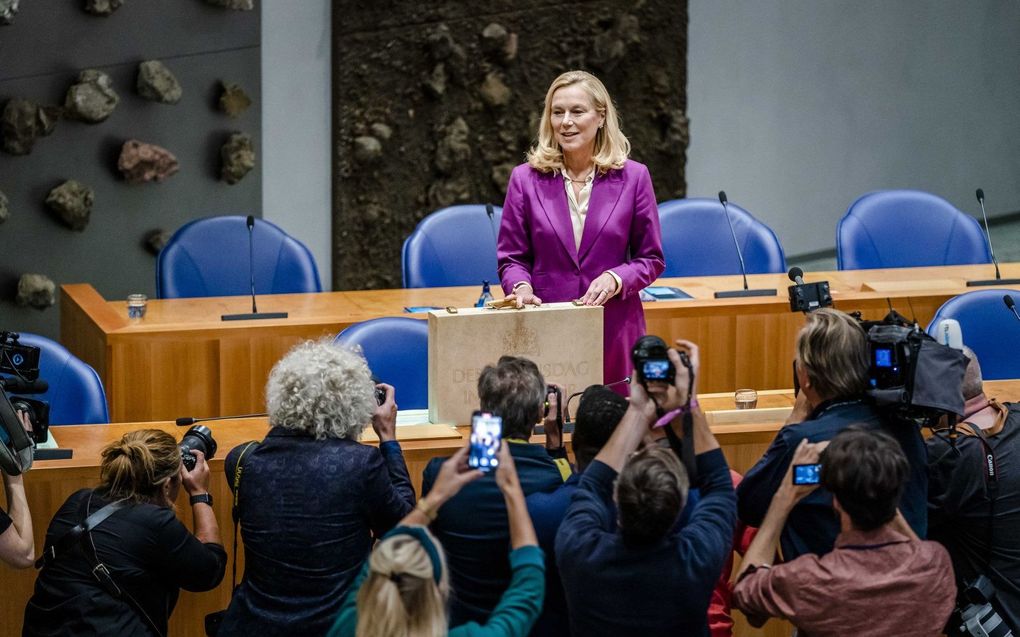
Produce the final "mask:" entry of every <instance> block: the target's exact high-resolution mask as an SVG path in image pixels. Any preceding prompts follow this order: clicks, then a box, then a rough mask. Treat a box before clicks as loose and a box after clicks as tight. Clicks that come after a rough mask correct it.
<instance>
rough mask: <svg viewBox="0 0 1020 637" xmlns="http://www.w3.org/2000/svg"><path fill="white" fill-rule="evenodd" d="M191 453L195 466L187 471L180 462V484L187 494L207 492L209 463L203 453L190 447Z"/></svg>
mask: <svg viewBox="0 0 1020 637" xmlns="http://www.w3.org/2000/svg"><path fill="white" fill-rule="evenodd" d="M191 455H193V456H195V468H194V469H192V470H191V471H188V469H187V467H185V466H184V463H181V484H182V485H183V486H184V490H185V491H187V492H188V495H189V496H190V495H198V494H200V493H209V463H208V462H206V461H205V454H204V453H202V452H201V451H197V450H194V449H192V451H191Z"/></svg>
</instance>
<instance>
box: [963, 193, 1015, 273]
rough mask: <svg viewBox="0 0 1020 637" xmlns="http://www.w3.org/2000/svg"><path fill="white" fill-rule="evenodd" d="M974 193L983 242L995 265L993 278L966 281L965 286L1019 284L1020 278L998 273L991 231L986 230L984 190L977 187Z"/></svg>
mask: <svg viewBox="0 0 1020 637" xmlns="http://www.w3.org/2000/svg"><path fill="white" fill-rule="evenodd" d="M974 194H975V195H976V196H977V200H978V203H979V204H981V219H982V220H984V223H985V244H986V245H987V246H988V254H990V255H991V257H992V265H994V266H995V278H994V279H982V280H979V281H967V287H980V286H986V285H1016V284H1020V279H1003V278H1002V275H1001V274H999V261H998V260H997V259H996V258H995V250H993V249H992V233H991V232H990V231H989V230H988V215H987V214H986V213H985V191H984V190H982V189H981V188H978V189H977V192H975V193H974Z"/></svg>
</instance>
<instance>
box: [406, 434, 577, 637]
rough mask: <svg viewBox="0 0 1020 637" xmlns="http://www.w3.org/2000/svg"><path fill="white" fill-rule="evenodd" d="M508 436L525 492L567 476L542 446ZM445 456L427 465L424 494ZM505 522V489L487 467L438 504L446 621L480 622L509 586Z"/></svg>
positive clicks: (552, 486)
mask: <svg viewBox="0 0 1020 637" xmlns="http://www.w3.org/2000/svg"><path fill="white" fill-rule="evenodd" d="M507 442H509V444H510V455H512V456H513V458H514V464H515V465H516V467H517V475H518V476H519V478H520V481H521V488H522V490H523V491H524V495H529V494H531V493H535V492H537V491H552V490H553V489H555V488H557V487H559V486H560V485H561V484H563V480H564V478H565V477H566V476H565V475H564V474H563V473H561V471H560V468H559V466H558V465H557V463H556V462H555V461H554V460H553V459H552V458H551V457H549V454H548V453H547V452H546V450H545V449H544V448H543V447H541V446H539V445H531V444H526V443H518V442H511V441H507ZM444 460H445V459H444V458H433V459H432V460H431V461H430V462H429V464H428V466H426V467H425V471H424V474H423V476H422V486H421V491H422V496H423V497H424V496H425V495H426V494H427V493H428V492H429V491H431V490H432V484H433V483H434V482H435V479H436V475H437V474H438V473H439V467H440V466H441V465H442V464H443V461H444ZM567 469H568V470H569V467H567ZM568 475H569V474H568ZM508 525H509V522H508V520H507V517H506V504H505V502H504V500H503V494H502V492H500V490H499V487H498V486H497V485H496V478H495V474H491V473H490V474H488V475H486V476H483V477H482V478H479V479H478V480H475V481H474V482H472V483H470V484H468V485H466V486H465V487H464V488H463V489H461V490H460V493H458V494H457V495H455V496H454V497H453V498H451V499H450V500H449V501H447V502H446V503H445V504H444V505H443V506H442V508H440V509H439V516H438V517H437V518H436V521H435V522H433V523H432V532H433V533H435V535H436V537H437V538H439V541H440V542H442V544H443V549H444V550H445V551H446V562H447V567H448V568H449V570H450V587H451V588H452V592H451V595H450V626H459V625H461V624H466V623H468V622H477V623H479V624H483V625H484V624H485V623H486V620H487V619H488V617H489V613H491V612H492V610H493V609H494V608H495V607H496V604H498V603H499V600H500V598H502V596H503V591H505V590H506V588H507V586H509V584H510V574H511V573H510V561H509V559H508V558H507V555H508V554H509V552H510V530H509V526H508Z"/></svg>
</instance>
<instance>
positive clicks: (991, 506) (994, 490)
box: [956, 422, 999, 570]
mask: <svg viewBox="0 0 1020 637" xmlns="http://www.w3.org/2000/svg"><path fill="white" fill-rule="evenodd" d="M956 428H957V430H958V431H959V430H962V432H961V433H963V434H964V435H965V436H971V437H974V438H977V439H978V441H979V442H980V443H981V449H982V452H983V455H982V457H981V465H982V467H983V470H984V478H985V492H986V493H987V494H988V552H987V554H986V555H985V569H986V570H990V569H991V566H992V547H994V546H995V544H994V542H995V524H994V522H995V499H996V498H997V497H998V495H999V468H998V465H997V464H996V462H995V451H994V450H993V449H992V445H991V443H990V442H989V441H988V434H987V433H985V431H984V430H983V429H981V427H978V426H977V425H973V424H971V423H969V422H961V423H959V424H957V425H956Z"/></svg>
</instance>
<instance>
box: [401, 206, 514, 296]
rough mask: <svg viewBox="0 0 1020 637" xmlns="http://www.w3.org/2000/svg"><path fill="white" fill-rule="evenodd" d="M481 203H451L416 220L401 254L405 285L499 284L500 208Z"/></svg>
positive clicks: (428, 286)
mask: <svg viewBox="0 0 1020 637" xmlns="http://www.w3.org/2000/svg"><path fill="white" fill-rule="evenodd" d="M493 212H494V215H493V219H491V220H490V219H489V216H488V215H487V214H486V211H485V206H484V205H483V204H470V205H463V206H450V207H449V208H443V209H442V210H437V211H435V212H433V213H432V214H430V215H429V216H427V217H425V218H424V219H422V220H421V221H420V222H419V223H418V227H416V228H415V229H414V232H412V233H411V234H410V236H408V237H407V239H406V240H405V241H404V249H403V253H402V256H401V261H402V263H403V270H404V287H405V288H431V287H448V286H454V285H481V283H482V281H489V282H490V283H493V284H496V285H498V284H499V274H497V272H496V236H497V235H498V233H499V224H500V220H501V219H502V218H503V209H502V208H500V207H499V206H493Z"/></svg>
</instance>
